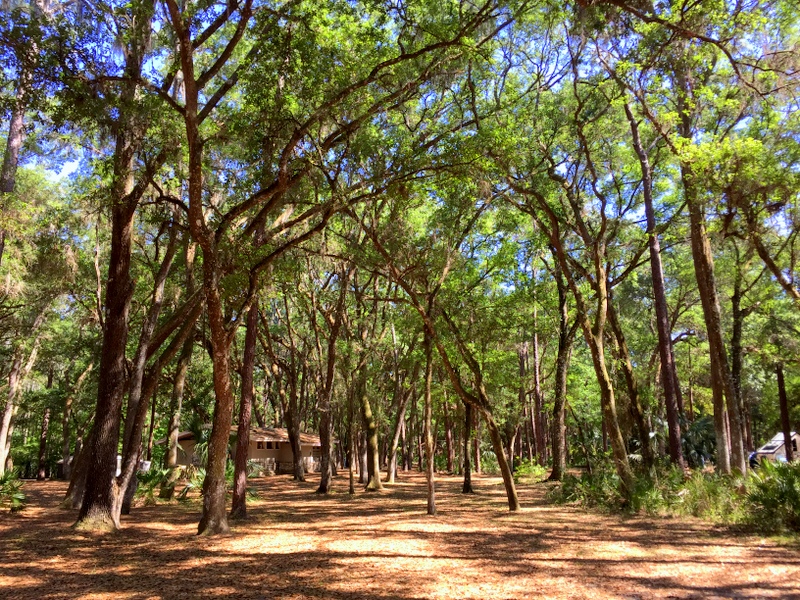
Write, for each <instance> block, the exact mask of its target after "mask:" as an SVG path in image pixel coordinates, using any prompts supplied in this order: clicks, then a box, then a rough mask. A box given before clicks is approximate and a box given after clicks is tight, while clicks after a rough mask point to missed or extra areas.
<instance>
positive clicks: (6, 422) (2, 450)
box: [0, 348, 22, 475]
mask: <svg viewBox="0 0 800 600" xmlns="http://www.w3.org/2000/svg"><path fill="white" fill-rule="evenodd" d="M21 375H22V349H21V348H18V349H17V351H16V352H15V353H14V361H13V362H12V363H11V370H10V371H9V374H8V393H7V394H6V405H5V408H4V409H3V417H2V421H0V475H2V474H3V473H5V470H6V459H7V457H8V450H7V448H8V447H9V444H8V441H9V440H10V439H11V431H12V419H13V417H14V413H15V410H16V400H17V392H18V391H19V385H20V380H21Z"/></svg>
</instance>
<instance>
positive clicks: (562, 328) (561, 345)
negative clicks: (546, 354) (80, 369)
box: [549, 250, 577, 481]
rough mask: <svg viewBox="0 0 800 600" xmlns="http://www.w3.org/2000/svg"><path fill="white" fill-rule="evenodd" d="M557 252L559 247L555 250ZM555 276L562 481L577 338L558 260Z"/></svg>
mask: <svg viewBox="0 0 800 600" xmlns="http://www.w3.org/2000/svg"><path fill="white" fill-rule="evenodd" d="M553 252H555V250H553ZM554 271H555V273H554V276H555V280H556V286H557V288H558V313H559V323H558V352H557V354H556V379H555V390H554V394H553V439H552V442H553V447H552V453H553V470H552V472H551V473H550V477H549V479H550V481H561V480H562V479H563V477H564V473H565V472H566V467H567V462H566V456H565V450H566V446H567V441H566V429H567V428H566V419H565V415H566V400H567V370H568V368H569V358H570V354H571V352H572V342H573V340H574V338H575V330H576V326H577V323H576V326H573V327H570V325H569V312H568V308H567V283H566V282H565V281H564V275H563V274H562V272H561V265H560V264H559V263H558V261H557V260H556V262H555V269H554Z"/></svg>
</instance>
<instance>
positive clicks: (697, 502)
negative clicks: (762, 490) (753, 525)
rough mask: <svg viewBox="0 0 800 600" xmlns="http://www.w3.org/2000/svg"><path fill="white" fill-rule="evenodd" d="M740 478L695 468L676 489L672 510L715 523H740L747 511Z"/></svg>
mask: <svg viewBox="0 0 800 600" xmlns="http://www.w3.org/2000/svg"><path fill="white" fill-rule="evenodd" d="M741 489H742V480H741V479H734V478H731V477H726V476H722V475H717V474H715V473H704V472H702V471H695V472H694V473H692V475H691V477H689V478H688V479H687V480H686V481H685V482H684V483H683V485H682V486H681V487H680V488H679V489H678V490H677V492H676V493H677V495H678V502H677V503H676V505H675V509H676V510H675V512H677V513H679V514H684V515H691V516H694V517H700V518H702V519H706V520H708V521H713V522H716V523H727V524H732V523H740V522H742V521H743V520H744V518H745V516H746V513H747V506H746V504H747V503H746V502H745V499H744V495H743V494H742V493H741V492H740V490H741Z"/></svg>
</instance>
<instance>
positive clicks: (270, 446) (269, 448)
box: [267, 442, 272, 450]
mask: <svg viewBox="0 0 800 600" xmlns="http://www.w3.org/2000/svg"><path fill="white" fill-rule="evenodd" d="M267 450H272V442H267Z"/></svg>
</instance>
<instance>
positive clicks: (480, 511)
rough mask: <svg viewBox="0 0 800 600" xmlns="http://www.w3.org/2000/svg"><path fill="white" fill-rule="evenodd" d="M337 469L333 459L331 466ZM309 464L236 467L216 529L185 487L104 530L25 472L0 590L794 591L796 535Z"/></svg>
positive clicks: (532, 489) (402, 597) (487, 484)
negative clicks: (350, 473)
mask: <svg viewBox="0 0 800 600" xmlns="http://www.w3.org/2000/svg"><path fill="white" fill-rule="evenodd" d="M345 475H346V474H345ZM316 479H317V477H316V476H312V477H311V478H310V480H309V481H308V482H306V483H295V482H293V481H291V479H290V478H289V477H288V476H275V477H269V478H262V479H255V480H250V483H251V485H253V487H254V488H255V489H256V490H257V491H258V494H259V499H258V500H252V501H251V502H250V504H249V510H248V515H249V518H248V519H247V520H246V521H243V522H237V523H236V524H235V525H234V526H233V532H232V534H231V535H229V536H223V537H216V538H207V537H198V536H196V535H194V533H195V532H196V527H197V521H198V518H199V503H198V502H197V501H194V502H188V503H177V502H175V503H171V504H160V505H156V506H145V507H141V508H136V509H134V511H133V512H132V514H131V515H130V516H129V517H124V518H123V529H122V531H120V532H118V533H116V534H106V535H102V534H92V533H86V532H79V531H75V530H73V529H71V528H70V525H71V523H72V522H73V521H74V519H75V512H74V511H68V510H64V509H60V508H58V503H59V500H60V499H61V497H62V495H63V493H64V491H65V487H66V486H65V484H64V483H62V482H43V483H37V482H27V483H26V484H25V492H26V493H27V495H28V500H29V506H28V508H27V509H26V510H25V511H23V512H22V513H19V514H15V515H11V514H9V513H3V514H2V515H0V598H8V599H12V598H13V599H15V600H27V599H62V598H63V599H67V598H69V599H74V598H80V599H84V600H90V599H99V598H115V599H116V598H131V599H147V598H165V599H166V598H169V599H171V598H187V599H189V598H192V599H198V598H214V599H216V598H230V599H233V598H237V599H255V598H263V599H281V600H290V599H301V598H315V599H334V600H346V599H355V598H376V599H382V600H410V599H423V598H475V599H478V598H480V599H489V598H800V550H798V548H796V547H792V546H788V547H787V546H780V545H778V544H776V543H775V542H774V541H772V540H769V539H762V538H760V537H753V536H749V535H744V534H741V533H738V532H735V531H731V530H729V529H726V528H720V527H715V526H713V525H709V524H708V523H704V522H701V521H697V520H692V519H661V518H645V517H620V516H609V515H601V514H596V513H591V512H586V511H584V510H580V509H577V508H575V507H569V506H566V507H565V506H551V505H548V504H546V503H545V501H544V494H545V491H546V485H545V484H538V485H521V486H519V494H520V499H521V501H522V505H523V509H522V510H521V511H520V512H518V513H509V512H508V510H507V505H506V503H505V496H504V493H503V487H502V484H501V483H502V482H501V480H500V479H498V478H490V477H481V476H478V477H476V478H475V480H474V487H475V490H476V492H477V493H476V494H475V495H471V496H465V495H462V494H461V493H460V489H461V480H460V479H459V478H458V477H446V476H439V477H438V481H437V508H438V511H439V513H438V514H437V515H436V516H435V517H430V516H427V515H426V514H425V508H426V501H425V480H424V477H423V476H422V475H419V474H406V473H401V474H400V483H398V484H396V485H392V486H388V487H387V490H386V491H385V492H380V493H364V492H361V491H360V490H359V492H358V493H357V494H356V495H355V496H354V497H350V496H349V495H348V494H347V481H346V479H345V478H344V477H339V478H337V479H336V482H335V490H336V493H334V494H332V495H330V496H328V497H320V496H318V495H315V494H314V493H313V492H314V490H315V488H316V484H317V481H316Z"/></svg>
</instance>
